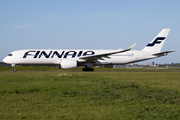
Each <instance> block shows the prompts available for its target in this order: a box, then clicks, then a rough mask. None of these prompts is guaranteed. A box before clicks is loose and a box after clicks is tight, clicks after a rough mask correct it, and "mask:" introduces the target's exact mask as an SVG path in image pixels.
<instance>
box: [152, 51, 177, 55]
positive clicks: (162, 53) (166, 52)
mask: <svg viewBox="0 0 180 120" xmlns="http://www.w3.org/2000/svg"><path fill="white" fill-rule="evenodd" d="M171 52H175V51H165V52H160V53H155V54H152V55H154V56H165V55H167V54H168V53H171Z"/></svg>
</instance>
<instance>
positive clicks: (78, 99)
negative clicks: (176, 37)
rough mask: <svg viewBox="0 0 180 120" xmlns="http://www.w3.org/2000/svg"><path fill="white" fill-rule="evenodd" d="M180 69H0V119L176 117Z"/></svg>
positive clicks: (126, 119)
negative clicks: (168, 70)
mask: <svg viewBox="0 0 180 120" xmlns="http://www.w3.org/2000/svg"><path fill="white" fill-rule="evenodd" d="M179 83H180V72H60V71H59V72H0V119H1V120H3V119H8V120H10V119H12V120H14V119H84V120H85V119H103V120H104V119H107V120H110V119H124V120H129V119H153V120H154V119H157V120H160V119H161V120H164V119H179V118H180V114H179V113H180V84H179Z"/></svg>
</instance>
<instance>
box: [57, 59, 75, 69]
mask: <svg viewBox="0 0 180 120" xmlns="http://www.w3.org/2000/svg"><path fill="white" fill-rule="evenodd" d="M77 66H78V61H77V60H72V59H61V60H60V65H59V68H60V69H71V68H76V67H77Z"/></svg>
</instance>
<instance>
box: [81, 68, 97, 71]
mask: <svg viewBox="0 0 180 120" xmlns="http://www.w3.org/2000/svg"><path fill="white" fill-rule="evenodd" d="M82 71H94V68H83V69H82Z"/></svg>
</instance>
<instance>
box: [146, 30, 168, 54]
mask: <svg viewBox="0 0 180 120" xmlns="http://www.w3.org/2000/svg"><path fill="white" fill-rule="evenodd" d="M169 31H170V29H162V30H161V32H160V33H159V34H158V35H157V36H156V37H155V38H154V39H153V40H152V41H151V42H150V43H148V44H147V46H146V47H145V48H144V49H143V51H152V52H160V51H161V48H162V46H163V45H164V42H165V40H166V38H167V36H168V33H169Z"/></svg>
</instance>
